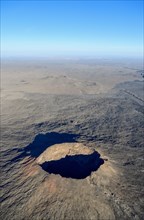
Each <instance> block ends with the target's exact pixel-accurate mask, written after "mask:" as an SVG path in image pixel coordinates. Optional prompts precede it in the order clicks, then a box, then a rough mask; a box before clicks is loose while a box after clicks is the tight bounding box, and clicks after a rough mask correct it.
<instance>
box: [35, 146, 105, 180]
mask: <svg viewBox="0 0 144 220" xmlns="http://www.w3.org/2000/svg"><path fill="white" fill-rule="evenodd" d="M37 163H38V164H39V165H40V166H41V167H42V169H43V170H44V171H46V172H48V173H53V174H59V175H61V176H62V177H67V178H74V179H84V178H86V177H87V176H89V175H91V172H93V171H96V170H97V169H98V168H99V167H100V166H101V165H102V164H103V163H104V160H103V159H102V158H100V154H99V153H98V152H97V151H95V150H91V149H89V148H88V147H86V146H84V145H83V144H82V143H62V144H55V145H52V146H51V147H49V148H47V149H46V150H45V151H44V152H43V153H42V154H41V155H40V156H39V157H38V158H37Z"/></svg>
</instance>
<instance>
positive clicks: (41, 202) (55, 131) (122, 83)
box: [0, 60, 144, 220]
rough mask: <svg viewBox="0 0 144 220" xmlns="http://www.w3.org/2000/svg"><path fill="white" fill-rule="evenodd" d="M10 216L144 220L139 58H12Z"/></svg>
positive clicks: (4, 122)
mask: <svg viewBox="0 0 144 220" xmlns="http://www.w3.org/2000/svg"><path fill="white" fill-rule="evenodd" d="M1 78H2V83H1V87H2V88H1V89H2V94H1V104H2V105H1V106H2V107H1V181H0V182H1V214H0V215H1V219H3V220H10V219H13V220H22V219H23V220H29V219H30V220H32V219H33V220H36V219H37V220H44V219H46V220H48V219H49V220H53V219H55V220H64V219H65V220H72V219H73V220H76V219H77V220H82V219H83V220H90V219H93V220H104V219H105V220H108V219H109V220H114V219H115V220H121V219H123V220H124V219H125V220H128V219H129V220H132V219H135V220H142V219H144V188H143V183H144V84H143V83H144V82H143V67H142V64H140V63H139V62H138V61H135V62H134V61H128V60H127V61H108V60H105V61H101V60H75V61H72V60H67V61H66V60H65V61H53V60H51V61H42V60H41V61H39V62H37V61H32V60H31V61H30V60H29V61H3V62H2V77H1Z"/></svg>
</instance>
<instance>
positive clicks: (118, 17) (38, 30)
mask: <svg viewBox="0 0 144 220" xmlns="http://www.w3.org/2000/svg"><path fill="white" fill-rule="evenodd" d="M1 13H2V14H1V47H2V56H38V57H43V56H75V55H76V56H134V57H140V56H142V55H143V54H142V53H143V1H140V0H136V1H134V0H133V1H130V0H128V1H122V0H120V1H116V0H115V1H108V0H107V1H96V0H95V1H74V0H73V1H34V0H33V1H24V0H23V1H12V0H11V1H10V0H9V1H6V0H5V1H4V0H3V1H2V2H1Z"/></svg>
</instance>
